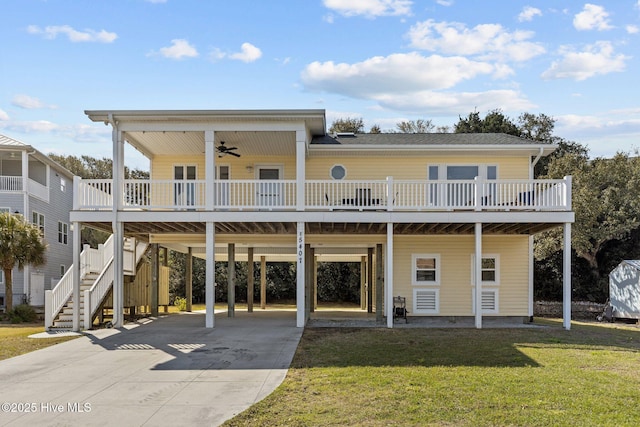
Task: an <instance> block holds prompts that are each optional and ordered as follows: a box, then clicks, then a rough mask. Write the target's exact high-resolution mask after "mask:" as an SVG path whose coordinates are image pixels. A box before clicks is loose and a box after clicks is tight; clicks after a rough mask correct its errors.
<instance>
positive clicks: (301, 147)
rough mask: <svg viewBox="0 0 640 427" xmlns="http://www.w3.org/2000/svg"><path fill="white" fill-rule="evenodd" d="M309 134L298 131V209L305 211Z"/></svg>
mask: <svg viewBox="0 0 640 427" xmlns="http://www.w3.org/2000/svg"><path fill="white" fill-rule="evenodd" d="M306 140H307V134H306V132H305V131H303V130H299V131H296V210H297V211H303V210H304V206H305V200H304V193H305V191H304V187H305V185H304V181H305V176H306V154H307V153H306V150H307V144H306Z"/></svg>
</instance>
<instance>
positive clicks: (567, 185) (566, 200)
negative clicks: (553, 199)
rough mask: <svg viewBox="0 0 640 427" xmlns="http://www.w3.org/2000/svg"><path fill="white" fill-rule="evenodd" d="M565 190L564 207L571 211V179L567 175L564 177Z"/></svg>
mask: <svg viewBox="0 0 640 427" xmlns="http://www.w3.org/2000/svg"><path fill="white" fill-rule="evenodd" d="M564 182H565V189H564V205H565V207H566V208H567V210H568V211H570V210H571V206H572V205H571V203H572V201H571V190H572V177H571V175H567V176H565V177H564Z"/></svg>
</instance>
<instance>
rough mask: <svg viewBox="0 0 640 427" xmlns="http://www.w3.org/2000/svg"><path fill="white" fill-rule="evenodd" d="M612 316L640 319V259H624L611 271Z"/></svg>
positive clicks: (610, 300)
mask: <svg viewBox="0 0 640 427" xmlns="http://www.w3.org/2000/svg"><path fill="white" fill-rule="evenodd" d="M609 302H610V304H611V308H612V316H613V317H616V318H627V319H640V260H625V261H622V262H621V263H620V264H618V266H617V267H616V268H614V269H613V270H612V271H611V273H609Z"/></svg>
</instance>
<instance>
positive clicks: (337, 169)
mask: <svg viewBox="0 0 640 427" xmlns="http://www.w3.org/2000/svg"><path fill="white" fill-rule="evenodd" d="M345 176H347V169H345V167H344V166H342V165H333V166H332V167H331V178H333V179H344V177H345Z"/></svg>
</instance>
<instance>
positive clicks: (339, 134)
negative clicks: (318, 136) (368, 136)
mask: <svg viewBox="0 0 640 427" xmlns="http://www.w3.org/2000/svg"><path fill="white" fill-rule="evenodd" d="M334 135H335V136H336V138H354V137H355V136H356V134H355V133H353V132H336V133H335V134H334Z"/></svg>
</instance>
